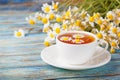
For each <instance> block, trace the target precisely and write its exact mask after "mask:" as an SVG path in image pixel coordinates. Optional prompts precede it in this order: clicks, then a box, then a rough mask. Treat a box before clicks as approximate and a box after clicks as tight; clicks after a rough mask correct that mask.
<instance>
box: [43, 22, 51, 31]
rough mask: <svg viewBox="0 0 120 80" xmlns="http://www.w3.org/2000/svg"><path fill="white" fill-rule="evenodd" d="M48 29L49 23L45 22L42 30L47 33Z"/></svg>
mask: <svg viewBox="0 0 120 80" xmlns="http://www.w3.org/2000/svg"><path fill="white" fill-rule="evenodd" d="M49 31H50V25H48V24H45V25H44V28H43V32H45V33H47V32H49Z"/></svg>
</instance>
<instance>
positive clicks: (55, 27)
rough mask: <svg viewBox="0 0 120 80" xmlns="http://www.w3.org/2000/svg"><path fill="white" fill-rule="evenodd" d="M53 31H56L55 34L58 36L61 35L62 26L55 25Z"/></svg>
mask: <svg viewBox="0 0 120 80" xmlns="http://www.w3.org/2000/svg"><path fill="white" fill-rule="evenodd" d="M53 30H54V32H55V33H56V34H59V33H60V32H61V29H60V24H58V23H55V24H54V25H53Z"/></svg>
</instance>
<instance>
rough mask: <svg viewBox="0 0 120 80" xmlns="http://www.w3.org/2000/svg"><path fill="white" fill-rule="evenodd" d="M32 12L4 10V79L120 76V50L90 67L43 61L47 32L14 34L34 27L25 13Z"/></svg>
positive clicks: (0, 44) (0, 24)
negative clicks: (68, 67) (75, 67)
mask: <svg viewBox="0 0 120 80" xmlns="http://www.w3.org/2000/svg"><path fill="white" fill-rule="evenodd" d="M0 8H1V7H0ZM32 13H33V12H29V11H25V10H23V11H15V10H7V11H4V10H1V11H0V80H40V79H58V80H64V79H71V80H74V79H75V80H120V54H119V51H118V53H115V54H113V55H112V60H111V61H110V62H109V63H108V64H106V65H104V66H102V67H99V68H95V69H89V70H82V71H79V70H78V71H70V70H64V69H59V68H55V67H52V66H50V65H48V64H46V63H45V62H43V61H42V60H41V58H40V53H41V50H42V49H44V48H45V47H44V45H43V40H44V38H45V35H46V34H44V33H42V32H38V31H37V30H34V31H33V32H32V33H31V34H29V35H27V37H25V38H20V39H18V38H15V37H14V36H13V33H14V31H15V30H17V29H19V28H22V29H25V30H27V29H29V28H31V26H30V25H28V24H27V22H25V17H26V16H28V15H29V14H32ZM40 28H41V29H42V25H41V26H40Z"/></svg>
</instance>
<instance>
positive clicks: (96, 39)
mask: <svg viewBox="0 0 120 80" xmlns="http://www.w3.org/2000/svg"><path fill="white" fill-rule="evenodd" d="M75 32H76V33H85V34H89V35H91V36H93V37H94V38H95V40H94V41H93V42H90V43H87V44H80V45H89V44H92V43H94V42H97V41H98V38H97V37H96V36H95V34H93V33H90V32H87V31H64V32H61V33H60V34H58V35H57V36H56V41H59V42H60V43H63V44H67V45H75V46H76V45H77V44H69V43H65V42H62V41H60V40H59V39H58V37H59V36H60V35H62V34H65V33H75ZM80 45H78V46H80Z"/></svg>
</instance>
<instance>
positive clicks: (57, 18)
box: [56, 14, 62, 22]
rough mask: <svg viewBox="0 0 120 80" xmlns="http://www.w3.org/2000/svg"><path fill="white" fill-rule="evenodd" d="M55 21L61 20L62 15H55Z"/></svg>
mask: <svg viewBox="0 0 120 80" xmlns="http://www.w3.org/2000/svg"><path fill="white" fill-rule="evenodd" d="M56 21H57V22H62V17H61V16H60V15H58V14H57V15H56Z"/></svg>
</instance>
